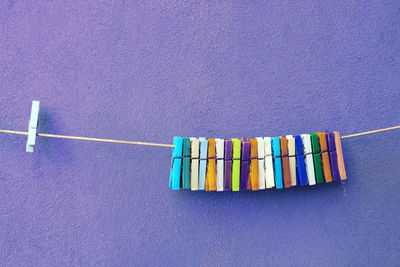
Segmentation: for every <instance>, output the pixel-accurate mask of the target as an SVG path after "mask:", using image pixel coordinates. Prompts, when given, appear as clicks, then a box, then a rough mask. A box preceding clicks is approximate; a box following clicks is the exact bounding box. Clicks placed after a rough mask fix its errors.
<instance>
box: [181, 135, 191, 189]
mask: <svg viewBox="0 0 400 267" xmlns="http://www.w3.org/2000/svg"><path fill="white" fill-rule="evenodd" d="M182 189H190V139H189V138H187V137H185V138H183V163H182Z"/></svg>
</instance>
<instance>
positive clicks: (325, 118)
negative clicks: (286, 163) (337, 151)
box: [0, 0, 400, 266]
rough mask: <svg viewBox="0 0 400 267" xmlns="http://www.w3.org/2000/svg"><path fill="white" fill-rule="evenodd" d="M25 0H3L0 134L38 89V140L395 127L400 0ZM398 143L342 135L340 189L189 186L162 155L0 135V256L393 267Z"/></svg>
mask: <svg viewBox="0 0 400 267" xmlns="http://www.w3.org/2000/svg"><path fill="white" fill-rule="evenodd" d="M25 2H26V3H22V2H21V1H11V0H9V1H5V0H4V1H1V3H0V87H1V91H0V108H1V112H0V114H1V115H0V116H1V117H0V128H1V129H15V130H24V131H25V130H27V125H28V119H29V114H30V106H31V101H32V100H34V99H35V100H40V101H41V114H40V123H41V124H40V131H41V132H48V133H56V134H67V135H78V136H90V137H103V138H116V139H126V140H139V141H154V142H162V143H172V139H173V136H174V135H181V136H206V137H222V138H225V137H241V136H245V137H255V136H261V135H263V136H276V135H285V134H299V133H304V132H311V131H318V130H325V129H330V130H338V131H341V132H342V134H350V133H354V132H360V131H366V130H372V129H378V128H383V127H389V126H394V125H398V124H399V111H398V109H399V107H400V93H399V84H400V75H399V74H400V15H399V14H400V2H399V1H398V0H393V1H374V2H375V3H374V4H371V3H369V4H364V3H361V2H364V1H348V2H342V1H325V3H324V4H321V3H319V1H315V3H313V4H312V3H302V4H300V3H299V4H294V3H293V2H292V1H275V2H274V3H273V2H272V1H268V2H259V3H252V4H238V3H237V1H233V2H232V3H222V2H223V1H221V3H212V4H209V3H207V2H206V1H205V2H196V3H186V4H181V5H178V4H176V3H175V1H171V2H165V1H160V2H152V3H146V4H133V3H126V4H118V3H111V2H112V1H108V2H107V1H104V3H99V2H100V1H91V2H90V3H87V1H79V2H78V3H75V4H71V3H70V4H67V3H57V4H49V3H46V2H47V1H36V2H37V3H35V4H33V3H31V2H33V1H25ZM65 2H69V1H65ZM144 2H148V1H144ZM399 142H400V135H399V132H389V133H384V134H379V135H370V136H366V137H360V138H354V139H347V140H344V141H343V150H344V153H345V161H346V164H347V173H348V177H349V180H348V182H347V183H344V184H341V183H335V184H329V185H320V186H315V187H312V188H293V189H288V190H281V191H276V190H269V191H263V192H256V193H252V192H239V193H208V192H196V193H192V192H182V191H180V192H172V191H171V190H170V189H169V188H168V179H169V168H170V156H171V149H169V148H152V147H137V146H129V145H118V144H101V143H92V142H78V141H71V140H53V139H45V138H38V144H37V146H36V150H35V152H34V153H33V154H28V153H25V143H26V137H24V136H14V135H4V134H1V135H0V225H1V227H0V265H1V266H5V265H11V266H13V265H14V266H21V265H37V266H61V265H69V266H71V265H83V266H88V265H97V264H98V265H108V266H124V265H125V266H126V265H134V264H136V265H147V264H148V265H150V266H154V265H175V264H177V265H186V266H187V265H203V266H210V265H238V266H239V265H241V266H243V265H253V266H257V265H261V266H263V265H274V266H287V265H306V266H312V265H314V266H315V265H318V266H338V265H359V266H360V265H364V266H365V265H376V266H377V265H379V266H391V265H392V266H393V265H399V264H400V247H399V240H400V227H399V223H400V205H399V201H400V197H399V188H400V179H399V177H400V164H399V158H400V152H399V151H400V150H399V149H398V147H399V146H398V144H399Z"/></svg>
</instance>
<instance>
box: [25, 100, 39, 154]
mask: <svg viewBox="0 0 400 267" xmlns="http://www.w3.org/2000/svg"><path fill="white" fill-rule="evenodd" d="M39 105H40V102H39V101H32V110H31V118H30V120H29V128H28V141H27V142H26V152H33V150H34V147H35V144H36V133H37V128H38V124H39Z"/></svg>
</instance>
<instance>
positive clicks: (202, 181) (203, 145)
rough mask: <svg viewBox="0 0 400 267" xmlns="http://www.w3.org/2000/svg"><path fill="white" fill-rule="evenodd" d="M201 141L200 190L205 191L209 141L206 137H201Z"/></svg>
mask: <svg viewBox="0 0 400 267" xmlns="http://www.w3.org/2000/svg"><path fill="white" fill-rule="evenodd" d="M199 140H200V167H199V190H204V189H205V187H206V172H207V153H208V140H207V139H206V138H204V137H200V138H199Z"/></svg>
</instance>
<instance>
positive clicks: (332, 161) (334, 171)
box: [326, 132, 340, 181]
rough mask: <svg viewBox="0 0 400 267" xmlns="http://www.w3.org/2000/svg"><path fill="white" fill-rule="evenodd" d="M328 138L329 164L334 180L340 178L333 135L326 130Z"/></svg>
mask: <svg viewBox="0 0 400 267" xmlns="http://www.w3.org/2000/svg"><path fill="white" fill-rule="evenodd" d="M326 137H327V140H328V151H329V161H330V165H331V171H332V178H333V180H335V181H339V180H340V174H339V167H338V162H337V153H336V145H335V135H334V134H333V133H332V132H326Z"/></svg>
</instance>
